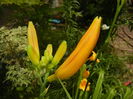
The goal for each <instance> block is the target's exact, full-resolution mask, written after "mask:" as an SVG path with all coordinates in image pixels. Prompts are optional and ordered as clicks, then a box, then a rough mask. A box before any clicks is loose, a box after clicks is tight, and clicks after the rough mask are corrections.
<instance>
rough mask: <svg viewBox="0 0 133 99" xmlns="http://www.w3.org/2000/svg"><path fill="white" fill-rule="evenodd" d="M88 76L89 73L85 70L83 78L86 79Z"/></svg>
mask: <svg viewBox="0 0 133 99" xmlns="http://www.w3.org/2000/svg"><path fill="white" fill-rule="evenodd" d="M89 75H90V72H89V71H88V70H85V71H84V72H83V78H88V77H89Z"/></svg>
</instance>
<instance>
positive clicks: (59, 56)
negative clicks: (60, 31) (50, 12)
mask: <svg viewBox="0 0 133 99" xmlns="http://www.w3.org/2000/svg"><path fill="white" fill-rule="evenodd" d="M66 49H67V42H66V41H63V42H62V43H61V44H60V45H59V48H58V49H57V51H56V53H55V55H54V58H53V60H52V64H54V65H57V64H58V63H59V62H60V60H61V59H62V57H63V56H64V55H65V53H66Z"/></svg>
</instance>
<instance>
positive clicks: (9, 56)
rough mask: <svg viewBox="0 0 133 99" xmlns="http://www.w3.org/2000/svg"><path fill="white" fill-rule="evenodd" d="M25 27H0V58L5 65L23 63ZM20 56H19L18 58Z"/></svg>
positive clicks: (24, 58) (24, 55)
mask: <svg viewBox="0 0 133 99" xmlns="http://www.w3.org/2000/svg"><path fill="white" fill-rule="evenodd" d="M26 33H27V27H18V28H14V29H7V28H6V27H1V28H0V39H1V40H0V60H1V63H4V64H6V65H8V64H10V65H11V64H15V63H20V62H21V63H22V64H23V63H24V62H23V61H22V60H27V59H26V52H25V49H26V44H27V40H26ZM20 56H21V58H20Z"/></svg>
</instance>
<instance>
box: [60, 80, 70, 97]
mask: <svg viewBox="0 0 133 99" xmlns="http://www.w3.org/2000/svg"><path fill="white" fill-rule="evenodd" d="M58 80H59V82H60V84H61V86H62V87H63V89H64V91H65V93H66V95H67V97H68V99H72V97H71V96H70V94H69V92H68V91H67V89H66V88H65V86H64V85H63V83H62V81H61V80H60V79H59V78H58Z"/></svg>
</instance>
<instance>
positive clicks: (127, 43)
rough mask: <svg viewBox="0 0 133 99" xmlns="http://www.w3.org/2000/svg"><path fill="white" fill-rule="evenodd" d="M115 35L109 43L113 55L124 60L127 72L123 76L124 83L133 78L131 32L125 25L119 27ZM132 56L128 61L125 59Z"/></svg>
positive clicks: (132, 39)
mask: <svg viewBox="0 0 133 99" xmlns="http://www.w3.org/2000/svg"><path fill="white" fill-rule="evenodd" d="M116 34H117V35H116V36H115V38H114V40H113V41H112V42H111V45H112V47H113V48H114V50H113V51H114V53H115V54H116V55H118V56H119V57H120V58H121V59H123V60H124V63H125V65H126V68H127V69H128V71H127V72H126V73H125V74H124V75H123V79H124V81H125V82H127V81H131V79H132V76H133V31H130V29H129V27H128V26H127V25H121V26H119V27H118V29H117V33H116ZM129 56H132V58H131V59H130V60H131V62H129V61H128V59H127V57H129ZM132 85H133V82H132Z"/></svg>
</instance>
